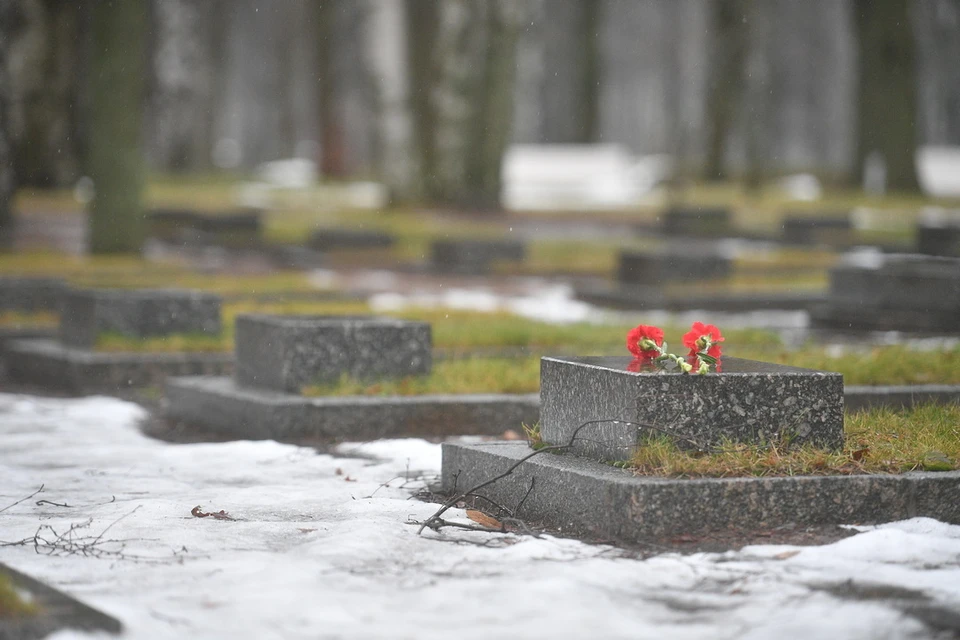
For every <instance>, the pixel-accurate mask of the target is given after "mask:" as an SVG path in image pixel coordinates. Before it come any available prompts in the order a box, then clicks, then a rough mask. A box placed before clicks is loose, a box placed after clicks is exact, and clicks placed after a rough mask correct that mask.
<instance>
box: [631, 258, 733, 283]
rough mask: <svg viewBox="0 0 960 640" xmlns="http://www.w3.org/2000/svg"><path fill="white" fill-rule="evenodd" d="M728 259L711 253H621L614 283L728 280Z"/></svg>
mask: <svg viewBox="0 0 960 640" xmlns="http://www.w3.org/2000/svg"><path fill="white" fill-rule="evenodd" d="M732 271H733V262H732V261H731V260H730V258H727V257H724V256H720V255H717V254H715V253H710V252H706V253H699V252H684V251H676V252H669V253H667V252H654V253H641V252H635V251H622V252H621V253H620V262H619V266H618V268H617V280H618V281H619V282H621V283H623V284H630V285H637V286H646V285H660V284H663V283H666V282H689V281H696V280H711V279H720V278H726V277H729V276H730V274H731V273H732Z"/></svg>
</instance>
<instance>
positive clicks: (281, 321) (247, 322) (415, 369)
mask: <svg viewBox="0 0 960 640" xmlns="http://www.w3.org/2000/svg"><path fill="white" fill-rule="evenodd" d="M235 335H236V354H237V369H236V375H237V381H238V382H239V383H240V384H241V385H245V386H249V387H256V388H260V389H273V390H276V391H286V392H290V393H299V392H300V390H301V389H302V388H303V387H304V386H307V385H310V384H315V383H329V382H336V381H337V380H339V379H340V377H341V376H342V375H349V376H352V377H354V378H357V379H361V380H371V379H378V378H389V377H394V378H401V377H404V376H409V375H421V374H426V373H429V372H430V367H431V364H432V360H431V346H432V342H431V333H430V325H429V324H428V323H425V322H413V321H407V320H396V319H393V318H378V317H375V316H274V315H256V314H250V315H241V316H238V317H237V319H236V324H235Z"/></svg>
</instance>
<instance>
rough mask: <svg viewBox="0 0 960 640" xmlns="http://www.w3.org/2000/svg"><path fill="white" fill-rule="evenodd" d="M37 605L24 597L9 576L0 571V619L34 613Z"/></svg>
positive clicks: (37, 609)
mask: <svg viewBox="0 0 960 640" xmlns="http://www.w3.org/2000/svg"><path fill="white" fill-rule="evenodd" d="M38 611H39V607H38V606H37V605H36V604H34V603H32V602H30V601H28V600H26V599H24V597H23V596H22V595H21V594H20V592H19V591H18V590H17V589H16V587H14V586H13V582H12V581H11V580H10V578H9V577H8V576H7V575H5V574H3V573H0V620H4V619H9V618H21V617H25V616H32V615H36V614H37V612H38Z"/></svg>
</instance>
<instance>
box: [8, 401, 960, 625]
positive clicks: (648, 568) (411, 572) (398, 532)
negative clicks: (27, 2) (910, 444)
mask: <svg viewBox="0 0 960 640" xmlns="http://www.w3.org/2000/svg"><path fill="white" fill-rule="evenodd" d="M143 415H144V412H143V410H142V409H140V408H139V407H137V406H134V405H131V404H128V403H125V402H122V401H119V400H115V399H108V398H87V399H81V400H63V399H45V398H35V397H30V396H14V395H5V394H0V478H2V479H3V482H2V484H0V509H2V508H4V507H6V506H8V505H10V504H12V503H14V502H16V501H17V500H20V499H21V498H23V497H25V496H27V495H29V494H30V493H31V492H33V491H34V490H36V489H37V488H38V487H39V486H40V485H41V484H43V485H44V486H45V489H44V491H43V493H41V494H38V495H37V496H34V497H33V498H32V499H30V500H25V501H24V502H21V503H20V504H18V505H16V506H13V507H10V508H8V509H6V510H5V511H3V512H2V513H0V540H4V541H13V540H18V539H22V538H28V537H31V536H33V535H34V533H35V532H36V531H37V529H38V527H39V526H41V525H49V526H50V527H53V528H54V529H55V530H57V531H58V532H62V531H64V530H66V529H68V528H69V527H70V525H71V524H81V523H85V522H87V521H88V520H89V524H87V525H86V526H85V528H83V529H81V530H79V531H78V535H81V534H84V535H92V536H96V535H99V534H100V533H102V532H104V530H105V529H107V528H108V527H110V528H109V530H108V531H107V532H106V533H105V534H104V536H103V540H112V541H121V542H109V543H106V544H103V545H101V546H102V547H103V548H105V549H109V550H115V551H119V550H121V544H122V545H123V547H122V552H123V553H124V554H125V555H126V556H128V558H134V557H136V558H139V560H138V561H135V560H134V559H117V558H112V559H104V558H94V557H84V556H82V555H41V554H38V553H36V552H35V550H34V548H33V546H32V545H28V546H8V547H3V548H2V552H0V559H2V561H3V562H5V563H8V564H10V565H11V566H13V567H16V568H18V569H20V570H22V571H25V572H27V573H29V574H31V575H33V576H35V577H37V578H39V579H41V580H44V581H46V582H48V583H50V584H52V585H54V586H56V587H58V588H60V589H62V590H64V591H67V592H69V593H71V594H73V595H75V596H77V597H79V598H81V599H82V600H84V601H86V602H87V603H89V604H91V605H93V606H95V607H98V608H100V609H102V610H104V611H106V612H107V613H110V614H112V615H114V616H116V617H118V618H119V619H120V620H121V621H122V622H123V623H124V625H125V628H126V637H129V638H150V639H152V638H213V637H223V638H251V639H257V640H260V639H269V638H445V639H448V638H458V639H459V638H491V637H510V638H583V637H592V638H641V637H654V636H656V637H663V638H710V639H718V638H719V639H723V638H770V637H776V638H781V639H787V638H821V637H837V638H865V639H867V638H869V639H876V638H909V637H927V636H929V634H930V630H929V629H927V628H925V627H924V626H923V625H922V624H921V623H920V622H919V621H917V620H916V619H914V618H911V617H908V616H907V615H905V614H903V613H901V612H900V611H899V610H898V609H897V608H895V607H892V606H891V605H890V604H889V603H885V602H883V601H880V600H871V599H865V600H861V601H857V600H854V599H849V598H840V597H838V596H835V595H832V593H833V592H832V591H831V589H832V588H836V587H841V586H843V585H844V584H845V583H846V582H847V581H852V582H853V583H855V584H857V585H861V586H866V587H874V586H881V587H882V586H889V587H897V588H899V589H910V590H916V591H917V592H919V593H921V594H923V595H925V596H927V597H929V598H930V599H931V602H933V603H935V604H938V605H941V606H947V607H951V608H954V609H956V608H958V607H960V526H951V525H947V524H943V523H939V522H936V521H932V520H928V519H915V520H910V521H907V522H901V523H894V524H891V525H885V526H880V527H866V528H859V529H858V530H860V531H861V532H860V533H858V534H857V535H855V536H854V537H851V538H847V539H844V540H841V541H839V542H836V543H834V544H829V545H825V546H820V547H807V548H801V547H789V546H782V545H778V546H773V545H771V546H753V547H748V548H745V549H743V550H742V551H739V552H728V553H722V554H693V555H686V556H684V555H679V554H675V553H666V554H663V555H659V556H655V557H652V558H649V559H646V560H636V559H631V558H629V557H625V556H624V554H622V553H621V552H620V551H618V550H617V549H613V548H610V547H604V546H591V545H587V544H583V543H580V542H577V541H573V540H565V539H557V538H552V537H543V538H540V539H536V538H532V537H518V536H506V537H504V536H500V535H496V534H487V533H475V532H457V531H450V532H444V533H443V535H438V534H435V533H432V532H427V533H425V534H424V535H422V536H418V535H417V533H416V527H415V526H414V525H411V524H408V521H410V520H417V519H423V518H425V517H427V516H428V515H429V514H430V513H432V512H433V511H434V510H435V508H436V505H430V504H426V503H423V502H420V501H417V500H410V499H409V497H410V493H411V490H412V489H415V488H416V485H417V483H412V484H411V483H407V487H405V488H400V485H401V484H403V483H404V482H405V480H404V477H405V475H406V474H408V473H410V474H413V473H418V472H425V473H427V474H436V473H437V472H438V470H439V464H440V448H439V446H438V445H435V444H431V443H427V442H424V441H422V440H413V439H411V440H392V441H380V442H372V443H358V444H350V445H342V446H340V447H339V448H338V450H337V455H336V456H331V455H326V454H318V453H316V452H315V451H314V450H312V449H309V448H304V447H297V446H292V445H285V444H278V443H276V442H270V441H265V442H232V443H225V444H189V445H174V444H167V443H162V442H158V441H155V440H151V439H148V438H146V437H144V436H142V435H141V434H140V432H139V431H138V428H137V421H138V420H139V419H140V418H142V417H143ZM383 483H389V484H388V485H387V486H383ZM113 498H115V500H113ZM40 499H44V500H49V501H51V502H54V503H60V504H67V505H70V506H68V507H63V506H55V505H52V504H50V503H41V504H40V505H37V500H40ZM197 505H200V506H202V508H203V510H204V511H206V512H215V511H219V510H221V509H223V510H225V511H227V512H228V513H229V514H230V515H231V516H233V517H234V518H236V520H235V521H224V520H215V519H213V518H202V519H201V518H195V517H192V516H191V515H190V510H191V509H192V508H193V507H195V506H197ZM458 515H459V516H460V517H463V514H462V513H458ZM111 523H115V524H113V525H112V526H110V525H111ZM482 545H487V546H482ZM55 637H56V638H58V639H59V640H64V639H65V638H74V637H87V636H85V635H83V634H78V633H75V632H62V633H59V634H57V635H56V636H55Z"/></svg>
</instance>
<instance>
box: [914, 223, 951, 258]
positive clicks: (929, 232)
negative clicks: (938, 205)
mask: <svg viewBox="0 0 960 640" xmlns="http://www.w3.org/2000/svg"><path fill="white" fill-rule="evenodd" d="M917 252H918V253H924V254H927V255H931V256H952V257H956V258H960V223H954V224H942V225H941V224H923V223H921V224H918V225H917Z"/></svg>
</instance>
